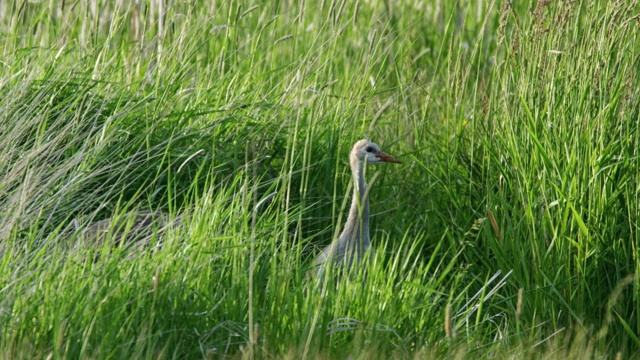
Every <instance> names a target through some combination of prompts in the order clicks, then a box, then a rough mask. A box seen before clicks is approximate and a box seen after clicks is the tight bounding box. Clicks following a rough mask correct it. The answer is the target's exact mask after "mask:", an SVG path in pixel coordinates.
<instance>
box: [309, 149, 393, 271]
mask: <svg viewBox="0 0 640 360" xmlns="http://www.w3.org/2000/svg"><path fill="white" fill-rule="evenodd" d="M387 162H389V163H400V160H398V159H396V158H394V157H392V156H389V155H388V154H386V153H384V152H382V151H381V150H380V147H379V146H378V145H376V144H375V143H372V142H370V141H367V140H360V141H358V142H356V143H355V145H353V149H352V150H351V153H350V155H349V164H350V166H351V172H352V173H353V182H354V189H353V199H352V200H351V207H350V209H349V215H348V217H347V221H346V223H345V224H344V229H343V230H342V232H341V233H340V236H338V238H337V239H335V240H334V241H333V242H332V243H331V244H330V245H329V246H327V247H326V248H325V249H324V251H322V253H321V254H320V255H319V256H318V258H317V259H316V266H317V269H316V271H317V274H318V275H319V274H320V273H321V272H322V271H323V269H324V267H325V266H327V264H328V263H331V264H335V265H338V266H341V267H350V266H352V265H353V264H354V263H355V262H358V261H360V260H362V258H363V257H364V256H365V254H366V252H367V251H368V250H369V248H370V247H371V242H370V240H371V238H370V235H369V193H368V191H367V184H366V182H365V178H364V168H365V166H367V165H369V164H382V163H387Z"/></svg>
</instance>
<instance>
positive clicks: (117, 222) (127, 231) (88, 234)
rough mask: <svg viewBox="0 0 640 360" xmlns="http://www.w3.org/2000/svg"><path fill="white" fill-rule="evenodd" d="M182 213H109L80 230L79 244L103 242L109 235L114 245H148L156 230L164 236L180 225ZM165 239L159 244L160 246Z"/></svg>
mask: <svg viewBox="0 0 640 360" xmlns="http://www.w3.org/2000/svg"><path fill="white" fill-rule="evenodd" d="M181 221H182V219H181V217H176V218H174V219H171V218H170V217H169V215H168V214H166V213H163V212H160V211H130V212H127V213H125V214H123V215H120V216H114V217H110V218H107V219H104V220H100V221H97V222H94V223H91V224H89V226H87V227H86V228H85V229H83V230H82V231H81V232H80V240H81V241H80V243H79V244H77V245H79V246H83V245H89V246H91V247H96V246H101V245H102V244H103V243H104V242H105V241H106V240H107V239H108V238H109V237H112V238H113V241H114V245H115V246H127V247H129V246H131V247H132V248H146V247H148V246H149V245H150V243H151V240H152V239H153V236H154V234H156V235H157V236H162V234H164V232H165V231H166V230H167V229H168V228H169V227H172V226H178V225H179V224H180V222H181ZM161 246H162V243H161V242H160V243H158V244H156V247H158V248H159V247H161Z"/></svg>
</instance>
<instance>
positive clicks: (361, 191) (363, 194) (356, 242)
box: [340, 157, 370, 253]
mask: <svg viewBox="0 0 640 360" xmlns="http://www.w3.org/2000/svg"><path fill="white" fill-rule="evenodd" d="M350 162H351V171H352V172H353V182H354V184H353V185H354V188H353V199H352V200H351V208H350V209H349V216H348V218H347V222H346V223H345V227H344V230H343V232H342V234H341V236H340V237H341V238H343V239H349V240H347V241H349V242H350V244H349V245H350V246H349V247H352V249H357V250H358V252H360V253H363V252H364V250H366V249H367V248H368V247H369V239H370V237H369V196H368V194H367V184H366V182H365V179H364V163H363V162H361V161H359V160H358V159H357V158H355V157H351V159H350Z"/></svg>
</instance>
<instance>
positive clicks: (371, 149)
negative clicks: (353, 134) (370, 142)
mask: <svg viewBox="0 0 640 360" xmlns="http://www.w3.org/2000/svg"><path fill="white" fill-rule="evenodd" d="M364 150H365V151H366V152H368V153H370V152H373V147H371V146H367V147H366V148H365V149H364Z"/></svg>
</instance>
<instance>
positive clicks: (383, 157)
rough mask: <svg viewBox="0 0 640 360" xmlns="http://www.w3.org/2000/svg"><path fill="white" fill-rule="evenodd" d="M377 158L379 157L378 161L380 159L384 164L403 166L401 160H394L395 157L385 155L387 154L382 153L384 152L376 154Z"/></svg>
mask: <svg viewBox="0 0 640 360" xmlns="http://www.w3.org/2000/svg"><path fill="white" fill-rule="evenodd" d="M376 157H377V158H378V159H380V161H382V162H390V163H396V164H401V162H400V160H399V159H396V158H394V157H393V156H391V155H389V154H387V153H385V152H382V151H379V152H378V153H377V154H376Z"/></svg>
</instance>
